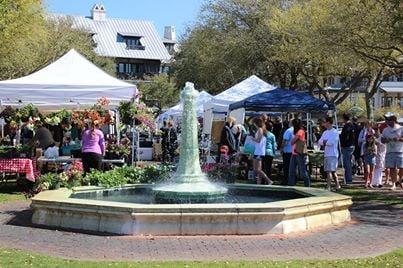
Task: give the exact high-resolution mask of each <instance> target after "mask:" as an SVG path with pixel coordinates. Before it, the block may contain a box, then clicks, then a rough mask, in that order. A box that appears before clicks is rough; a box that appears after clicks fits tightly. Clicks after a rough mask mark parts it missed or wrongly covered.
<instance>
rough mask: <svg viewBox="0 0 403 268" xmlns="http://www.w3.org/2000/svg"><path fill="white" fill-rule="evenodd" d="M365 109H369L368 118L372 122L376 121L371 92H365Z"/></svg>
mask: <svg viewBox="0 0 403 268" xmlns="http://www.w3.org/2000/svg"><path fill="white" fill-rule="evenodd" d="M365 108H367V118H368V120H370V121H374V105H373V103H372V97H371V96H370V93H369V92H365Z"/></svg>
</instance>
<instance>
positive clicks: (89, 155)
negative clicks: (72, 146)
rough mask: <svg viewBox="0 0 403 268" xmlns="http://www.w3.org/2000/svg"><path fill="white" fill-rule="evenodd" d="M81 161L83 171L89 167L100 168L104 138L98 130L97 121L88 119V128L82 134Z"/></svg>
mask: <svg viewBox="0 0 403 268" xmlns="http://www.w3.org/2000/svg"><path fill="white" fill-rule="evenodd" d="M81 150H82V161H83V168H84V172H85V173H88V172H90V171H91V169H97V170H101V168H102V157H103V156H104V155H105V138H104V134H103V132H102V131H101V130H99V122H98V121H97V120H95V121H93V122H92V121H88V129H86V130H84V132H83V134H82V148H81Z"/></svg>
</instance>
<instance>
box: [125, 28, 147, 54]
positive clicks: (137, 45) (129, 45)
mask: <svg viewBox="0 0 403 268" xmlns="http://www.w3.org/2000/svg"><path fill="white" fill-rule="evenodd" d="M118 34H119V35H120V36H121V37H122V39H120V40H121V41H124V42H125V43H126V49H133V50H145V46H144V45H143V44H142V42H141V38H142V37H143V36H141V35H140V34H137V33H123V32H119V33H118Z"/></svg>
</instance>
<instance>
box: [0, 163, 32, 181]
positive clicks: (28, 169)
mask: <svg viewBox="0 0 403 268" xmlns="http://www.w3.org/2000/svg"><path fill="white" fill-rule="evenodd" d="M0 173H21V174H25V178H26V179H27V180H29V181H32V182H34V181H35V168H34V164H33V163H32V160H31V159H28V158H11V159H4V158H1V159H0Z"/></svg>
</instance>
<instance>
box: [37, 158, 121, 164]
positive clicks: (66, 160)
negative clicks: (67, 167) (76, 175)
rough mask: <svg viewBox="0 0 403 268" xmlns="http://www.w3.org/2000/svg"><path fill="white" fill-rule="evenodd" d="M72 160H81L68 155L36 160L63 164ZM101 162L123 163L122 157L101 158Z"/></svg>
mask: <svg viewBox="0 0 403 268" xmlns="http://www.w3.org/2000/svg"><path fill="white" fill-rule="evenodd" d="M74 161H81V158H74V157H70V156H59V157H56V158H46V157H43V156H41V157H39V158H38V162H43V163H56V164H63V163H72V162H74ZM102 163H105V164H124V163H125V160H124V159H102Z"/></svg>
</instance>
